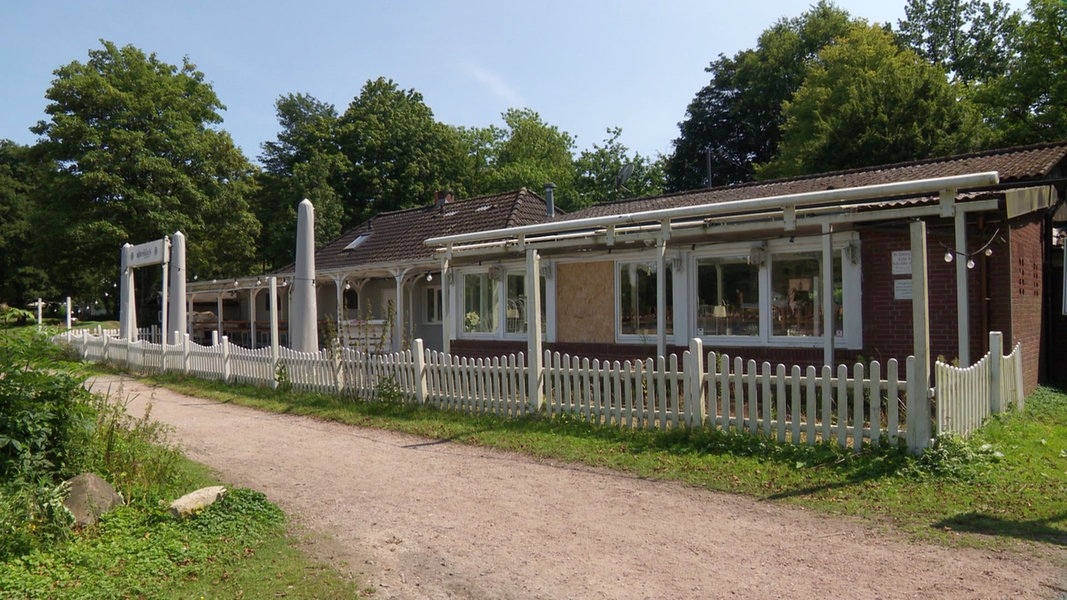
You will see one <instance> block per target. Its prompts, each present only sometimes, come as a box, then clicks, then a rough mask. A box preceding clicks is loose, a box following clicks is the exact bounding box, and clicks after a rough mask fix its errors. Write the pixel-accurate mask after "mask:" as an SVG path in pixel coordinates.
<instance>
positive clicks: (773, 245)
mask: <svg viewBox="0 0 1067 600" xmlns="http://www.w3.org/2000/svg"><path fill="white" fill-rule="evenodd" d="M753 247H754V246H753V244H752V243H751V242H749V243H737V244H717V245H713V246H707V247H705V248H700V249H697V250H695V251H693V252H691V253H690V255H689V260H688V269H687V278H686V281H687V286H688V293H687V297H689V298H690V300H691V303H690V304H691V306H689V307H687V310H686V314H687V315H688V318H687V325H688V330H689V331H690V332H691V336H692V337H700V338H701V340H703V342H704V343H705V344H707V345H716V344H718V345H722V346H749V347H772V348H822V347H823V346H824V344H825V336H824V335H822V334H821V333H820V334H819V335H811V336H782V335H772V327H771V314H772V311H771V285H772V282H771V270H772V269H771V267H772V263H773V261H774V256H775V255H782V254H794V253H812V252H819V253H821V252H822V239H821V238H820V237H818V236H815V237H807V238H803V239H795V240H794V241H792V242H790V241H789V240H788V239H776V240H771V241H769V242H767V244H766V248H765V249H764V251H763V254H764V259H763V260H762V261H761V262H760V266H759V314H760V321H759V322H760V330H759V334H758V335H754V336H749V335H708V334H705V335H699V332H698V330H697V310H698V308H699V307H698V302H697V293H698V289H699V288H698V284H697V275H698V269H697V263H698V261H700V260H701V259H706V258H721V257H735V256H745V255H751V254H752V249H753ZM831 248H832V249H833V253H834V254H835V255H839V256H840V257H841V288H842V296H843V299H842V302H843V304H844V306H845V307H846V310H845V312H844V321H843V323H842V332H841V335H835V336H834V346H835V347H837V348H847V349H859V348H862V347H863V298H862V285H861V267H862V260H861V255H860V242H859V236H858V235H857V234H855V233H854V232H846V233H840V234H834V235H833V238H832V242H831ZM676 279H677V277H676ZM818 292H819V294H820V296H821V294H822V290H821V289H820V290H818ZM675 299H676V300H677V295H676V296H675ZM820 301H821V300H820ZM675 314H678V313H675ZM674 325H675V329H676V330H677V328H678V321H677V320H676V321H675V324H674Z"/></svg>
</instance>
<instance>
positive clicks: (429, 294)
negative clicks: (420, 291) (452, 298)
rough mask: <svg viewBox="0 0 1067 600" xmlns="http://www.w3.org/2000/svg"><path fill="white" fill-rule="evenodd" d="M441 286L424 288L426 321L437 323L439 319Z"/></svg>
mask: <svg viewBox="0 0 1067 600" xmlns="http://www.w3.org/2000/svg"><path fill="white" fill-rule="evenodd" d="M441 306H442V305H441V288H439V287H428V288H426V322H427V323H438V322H440V321H441Z"/></svg>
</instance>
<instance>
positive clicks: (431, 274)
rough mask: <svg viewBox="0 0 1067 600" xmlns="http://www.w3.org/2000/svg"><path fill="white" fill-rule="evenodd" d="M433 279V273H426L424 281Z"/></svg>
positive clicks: (427, 281)
mask: <svg viewBox="0 0 1067 600" xmlns="http://www.w3.org/2000/svg"><path fill="white" fill-rule="evenodd" d="M431 281H433V273H427V274H426V283H429V282H431Z"/></svg>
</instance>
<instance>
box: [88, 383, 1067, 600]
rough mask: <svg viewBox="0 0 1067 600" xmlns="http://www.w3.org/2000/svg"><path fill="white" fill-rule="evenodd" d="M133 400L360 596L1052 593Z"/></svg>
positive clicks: (135, 409) (314, 424)
mask: <svg viewBox="0 0 1067 600" xmlns="http://www.w3.org/2000/svg"><path fill="white" fill-rule="evenodd" d="M120 385H121V386H122V394H123V396H124V397H129V398H130V411H131V412H132V413H133V414H136V415H138V416H139V415H141V414H143V411H144V407H145V405H146V403H147V402H148V401H151V402H152V412H151V414H152V416H153V417H154V418H155V419H157V420H159V421H162V422H164V423H167V424H169V425H171V426H173V427H174V433H173V436H172V437H173V439H174V440H175V441H176V442H177V443H178V444H179V445H180V446H181V448H182V449H183V451H184V452H185V453H186V454H187V455H188V456H189V457H190V458H192V459H193V460H196V461H199V462H202V463H204V464H207V465H210V466H211V467H213V468H215V469H216V470H217V471H218V472H219V473H220V475H221V477H222V478H223V479H225V480H227V481H230V482H232V484H234V485H237V486H242V487H252V488H256V489H258V490H261V491H263V492H264V493H266V494H267V496H268V497H269V498H270V499H271V500H273V501H274V502H276V503H277V504H278V505H280V506H281V507H282V508H283V509H284V510H285V511H286V512H287V513H288V514H290V515H291V516H292V518H293V519H294V520H295V522H296V523H297V524H299V525H301V526H303V527H306V528H307V529H308V530H309V531H310V532H312V533H313V534H315V535H312V536H311V537H312V538H313V539H315V540H320V539H321V540H322V541H315V542H312V544H311V545H312V548H311V550H312V552H313V554H315V555H316V556H318V557H321V558H325V559H327V560H328V561H329V562H330V563H331V564H333V565H334V566H336V567H338V568H339V569H340V570H341V571H342V572H349V573H352V574H354V575H356V576H357V577H358V578H359V579H360V580H361V581H362V582H363V583H364V584H365V585H364V587H367V588H374V589H375V590H376V592H375V593H374V594H373V595H369V596H368V597H371V598H485V599H503V598H605V599H607V598H611V599H638V598H721V597H732V598H814V597H825V598H1061V597H1063V596H1065V592H1064V591H1063V590H1064V588H1067V571H1065V570H1064V569H1065V567H1064V566H1065V565H1067V550H1065V549H1063V548H1048V549H1043V550H1042V552H1044V556H1043V557H1041V558H1034V557H1025V556H1019V555H1016V554H1008V553H995V552H989V551H980V550H970V549H946V548H942V547H938V546H930V545H916V544H911V543H908V542H906V541H904V540H903V539H901V538H900V537H899V536H897V535H893V534H887V533H886V532H884V531H882V530H879V529H877V528H870V527H868V526H865V525H864V524H862V523H860V522H858V521H855V520H852V519H841V518H832V517H826V516H822V515H818V514H814V513H810V512H807V511H803V510H796V509H792V508H788V507H783V506H779V505H775V504H770V503H765V502H756V501H753V500H750V499H746V498H741V497H734V496H730V495H726V494H717V493H711V492H706V491H702V490H697V489H692V488H689V487H685V486H682V485H677V484H672V483H663V482H654V481H647V480H643V479H638V478H634V477H631V476H627V475H620V474H614V473H610V472H602V471H596V470H591V469H585V468H580V467H573V466H561V465H558V464H548V463H544V462H538V461H535V460H531V459H529V458H526V457H523V456H519V455H515V454H508V453H504V452H497V451H492V450H486V449H481V448H473V447H468V446H463V445H460V444H453V443H447V442H436V441H429V440H425V439H421V438H415V437H411V436H406V435H400V434H395V433H390V432H383V431H378V430H372V429H360V428H356V427H350V426H344V425H338V424H334V423H327V422H322V421H317V420H314V419H309V418H303V417H294V416H286V415H276V414H269V413H263V412H258V411H255V410H251V409H246V408H242V407H239V406H233V405H228V404H218V403H215V402H211V401H208V400H203V399H198V398H192V397H189V396H183V395H180V394H177V393H174V392H171V391H168V390H165V389H162V388H152V387H149V386H146V385H144V384H141V383H138V382H136V381H129V380H124V381H123V380H120V379H119V378H117V377H110V376H102V377H98V378H96V380H95V382H94V384H93V387H94V389H96V390H98V391H104V390H107V389H109V388H110V389H111V390H112V391H114V390H116V389H119V387H120Z"/></svg>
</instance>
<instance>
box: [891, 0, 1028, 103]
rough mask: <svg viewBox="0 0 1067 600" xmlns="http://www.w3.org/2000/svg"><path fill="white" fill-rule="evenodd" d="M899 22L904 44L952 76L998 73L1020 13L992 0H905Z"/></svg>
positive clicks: (1013, 43) (1011, 49)
mask: <svg viewBox="0 0 1067 600" xmlns="http://www.w3.org/2000/svg"><path fill="white" fill-rule="evenodd" d="M904 14H905V15H906V18H905V19H903V20H901V21H899V22H898V23H897V26H898V36H899V38H900V40H901V41H902V42H903V44H904V45H906V46H907V47H909V48H911V49H913V50H915V52H916V53H918V55H919V56H921V57H922V58H924V59H926V60H927V61H929V62H931V63H933V64H936V65H939V66H941V67H943V68H944V69H945V70H946V71H948V73H949V75H950V76H951V78H952V79H953V81H957V82H963V83H976V82H977V83H981V82H987V81H990V80H993V79H995V78H997V77H1000V76H1001V75H1003V74H1004V72H1005V71H1006V70H1007V67H1008V64H1009V63H1010V61H1011V59H1012V58H1013V56H1014V54H1015V53H1016V52H1017V39H1016V38H1017V35H1018V33H1019V26H1020V23H1021V21H1022V16H1021V15H1020V14H1019V13H1018V12H1017V11H1012V10H1011V8H1010V7H1009V6H1008V5H1007V3H1005V2H1003V1H1002V0H995V1H994V2H993V3H992V4H989V3H987V2H983V1H982V0H908V3H907V5H906V6H905V7H904Z"/></svg>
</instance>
